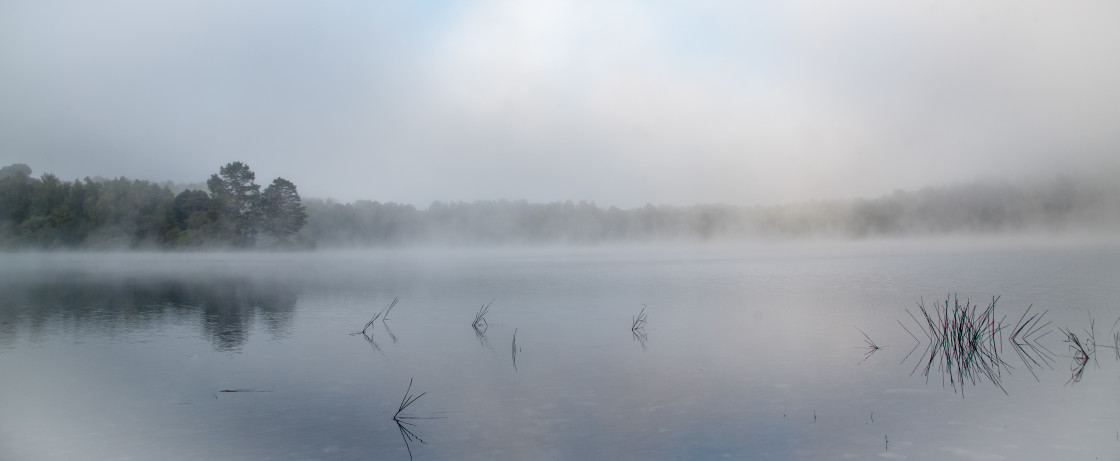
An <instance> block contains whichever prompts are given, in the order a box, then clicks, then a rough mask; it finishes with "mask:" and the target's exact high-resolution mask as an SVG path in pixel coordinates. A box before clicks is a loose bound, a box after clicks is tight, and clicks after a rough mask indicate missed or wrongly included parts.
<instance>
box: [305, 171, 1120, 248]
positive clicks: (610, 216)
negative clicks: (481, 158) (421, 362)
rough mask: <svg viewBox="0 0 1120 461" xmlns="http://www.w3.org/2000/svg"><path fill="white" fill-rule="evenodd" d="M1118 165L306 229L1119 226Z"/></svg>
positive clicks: (460, 212)
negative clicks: (829, 194)
mask: <svg viewBox="0 0 1120 461" xmlns="http://www.w3.org/2000/svg"><path fill="white" fill-rule="evenodd" d="M1115 177H1116V176H1115V175H1111V174H1099V175H1086V176H1080V177H1071V176H1065V177H1057V178H1054V179H1051V180H1043V181H1034V182H1021V183H993V182H975V183H969V184H959V185H953V186H946V187H939V188H934V187H927V188H924V189H921V190H917V191H909V192H906V191H895V192H894V193H892V194H889V195H886V196H883V197H879V198H875V199H855V200H821V201H814V202H806V203H797V204H786V205H775V206H732V205H693V206H683V207H677V206H654V205H646V206H644V207H640V208H633V209H620V208H616V207H609V208H603V207H599V206H596V205H595V204H594V203H588V202H578V203H573V202H563V203H528V202H526V201H482V202H471V203H464V202H450V203H444V202H435V203H433V204H431V205H430V206H429V207H428V208H427V209H418V208H416V207H414V206H412V205H403V204H395V203H381V202H376V201H364V200H363V201H356V202H353V203H337V202H333V201H329V200H328V201H324V200H317V199H308V200H307V201H306V206H307V212H308V216H309V218H308V223H307V226H306V227H305V228H304V230H303V231H302V233H303V234H304V235H306V236H307V238H309V239H313V240H314V241H316V242H317V243H318V244H319V245H320V246H380V245H399V244H416V243H430V242H437V243H441V244H510V243H512V244H551V243H577V244H585V243H609V242H624V241H625V242H655V241H675V240H683V241H720V240H727V241H735V240H760V239H766V240H772V239H798V238H874V237H899V236H932V235H950V234H995V233H1022V232H1066V231H1076V232H1098V233H1110V234H1118V233H1120V181H1116V180H1115Z"/></svg>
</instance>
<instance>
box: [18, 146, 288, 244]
mask: <svg viewBox="0 0 1120 461" xmlns="http://www.w3.org/2000/svg"><path fill="white" fill-rule="evenodd" d="M31 173H32V170H31V168H30V167H29V166H27V165H25V164H13V165H8V166H5V167H3V168H0V247H4V248H9V249H11V248H36V249H54V248H86V249H177V248H287V247H296V248H298V247H306V246H308V245H309V243H308V242H306V241H305V240H303V237H301V236H299V235H297V232H299V231H300V229H301V228H302V227H303V225H304V224H305V223H306V222H307V213H306V210H305V208H304V206H303V203H302V200H301V198H300V196H299V192H298V190H297V188H296V185H295V184H292V183H291V182H290V181H288V180H286V179H284V178H276V179H275V180H273V181H272V183H271V184H269V185H268V187H266V188H265V189H264V190H263V191H261V188H260V185H258V184H256V182H255V180H256V174H254V173H253V171H252V170H251V169H250V168H249V166H248V165H245V164H243V163H241V162H233V163H229V164H227V165H225V166H223V167H221V168H220V169H219V171H218V173H216V174H214V175H212V176H211V177H210V179H209V180H208V181H207V183H206V186H207V189H208V190H209V191H208V192H207V191H202V190H196V189H187V190H183V191H182V192H179V193H178V194H174V193H172V191H171V189H170V187H168V186H167V185H160V184H156V183H153V182H149V181H144V180H134V179H128V178H124V177H120V178H117V179H102V178H97V179H91V178H89V177H86V178H85V179H83V180H74V181H62V180H60V179H59V178H58V177H56V176H54V175H53V174H49V173H46V174H43V175H42V176H40V177H39V178H33V177H32V176H31Z"/></svg>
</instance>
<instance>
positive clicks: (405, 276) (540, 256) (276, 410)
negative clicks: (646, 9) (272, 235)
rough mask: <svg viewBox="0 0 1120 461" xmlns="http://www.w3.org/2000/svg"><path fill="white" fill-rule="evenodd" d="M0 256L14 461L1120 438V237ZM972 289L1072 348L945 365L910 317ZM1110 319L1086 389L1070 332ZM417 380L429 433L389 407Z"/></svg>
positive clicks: (1093, 444)
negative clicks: (1116, 343)
mask: <svg viewBox="0 0 1120 461" xmlns="http://www.w3.org/2000/svg"><path fill="white" fill-rule="evenodd" d="M0 275H2V276H3V277H2V280H3V282H0V290H2V291H0V292H2V293H3V297H2V299H0V369H3V370H4V372H3V374H0V408H3V409H4V410H3V412H0V458H3V459H12V460H50V459H153V458H156V459H171V460H177V459H408V458H409V456H410V453H409V451H411V455H412V456H413V457H415V459H606V458H616V459H617V458H631V459H636V458H644V459H712V458H724V457H729V458H731V459H830V460H831V459H841V458H854V459H868V458H873V457H887V458H900V459H931V460H932V459H1095V458H1100V459H1116V453H1118V452H1120V394H1117V393H1116V389H1117V385H1118V383H1120V362H1118V361H1117V359H1116V357H1117V356H1116V353H1115V351H1114V349H1109V348H1108V346H1109V345H1110V344H1111V343H1110V341H1112V339H1110V338H1112V335H1113V334H1115V332H1116V330H1117V325H1116V323H1115V322H1117V320H1118V319H1120V284H1117V283H1116V281H1117V280H1120V246H1117V245H1115V244H1099V243H1098V244H1087V243H1086V244H1076V243H1067V244H1060V245H1059V244H1038V243H1022V242H1020V243H1013V244H1009V243H999V242H991V241H989V242H972V243H967V244H965V243H961V242H940V243H936V242H934V243H930V242H925V243H924V244H922V245H915V244H913V243H911V242H894V243H891V242H886V243H884V242H878V243H873V242H862V243H848V244H811V245H782V244H774V245H763V246H739V247H727V246H693V247H673V248H649V247H642V248H635V247H628V248H585V249H532V250H445V251H433V250H384V251H363V252H319V253H302V254H236V253H235V254H153V253H134V254H123V255H121V254H98V253H78V254H73V253H69V254H67V253H55V254H33V253H16V254H8V255H5V257H4V260H3V263H0ZM949 294H956V295H957V296H958V298H959V299H960V300H969V301H970V302H973V303H980V304H984V305H986V304H987V303H988V302H990V301H991V299H992V297H993V296H999V301H998V303H997V309H998V313H999V316H1000V318H1001V319H1002V318H1003V317H1006V320H1003V321H1004V322H1007V323H1009V324H1014V323H1015V321H1016V320H1018V319H1019V318H1020V316H1021V315H1022V314H1023V312H1024V311H1025V310H1026V309H1027V307H1028V306H1033V307H1032V312H1045V313H1046V317H1045V319H1046V321H1048V322H1050V325H1049V326H1048V327H1047V330H1049V332H1048V333H1047V334H1045V335H1042V334H1041V332H1040V336H1042V337H1041V339H1039V344H1040V345H1042V346H1045V347H1046V348H1047V349H1048V350H1049V351H1051V352H1052V353H1053V355H1052V357H1051V359H1050V360H1042V361H1041V362H1042V366H1037V365H1036V366H1033V367H1031V369H1030V370H1028V367H1027V366H1026V364H1025V363H1024V361H1023V360H1022V359H1020V358H1019V357H1018V356H1016V355H1015V354H1013V353H1012V352H1011V350H1010V349H1008V347H1007V344H1006V338H1003V339H1002V342H1001V344H1000V347H999V350H1001V351H1002V356H1001V357H1002V360H1004V361H1005V363H1006V366H1003V367H1001V368H1000V370H999V373H1000V374H999V376H1000V379H1001V384H1002V389H1001V388H1000V387H997V386H995V385H993V384H992V383H991V382H989V381H986V380H981V381H980V382H977V383H975V384H973V383H966V384H965V385H963V386H960V387H958V386H954V385H951V384H949V383H943V379H945V375H944V374H943V373H938V371H937V368H936V367H935V368H934V369H933V372H932V373H931V374H930V375H929V376H928V377H927V376H922V371H921V369H920V362H921V360H922V353H923V350H924V346H923V345H922V342H923V341H924V340H925V339H926V338H925V337H923V336H922V335H921V333H920V330H919V329H918V328H919V327H918V326H916V325H915V323H914V320H913V319H912V318H911V317H910V316H909V315H910V314H913V313H917V312H918V311H917V309H916V303H917V302H919V300H921V301H922V302H924V303H926V304H927V305H932V304H933V303H934V302H935V300H938V299H941V300H943V299H944V298H945V297H946V295H949ZM394 297H399V299H400V302H399V304H398V305H397V306H396V307H395V308H394V309H393V310H392V311H391V313H390V315H389V317H388V319H387V320H385V321H382V320H381V319H379V320H378V321H376V322H375V323H374V325H373V326H372V327H371V328H370V330H368V331H369V332H370V334H369V337H368V338H367V337H365V336H363V335H354V334H352V333H354V332H356V331H358V330H360V329H362V327H363V325H364V324H365V323H366V322H367V321H368V320H369V319H370V317H371V316H372V315H373V314H375V313H377V312H378V311H380V310H381V309H383V308H385V307H386V306H387V305H389V304H390V302H391V301H392V300H393V299H394ZM491 301H493V304H492V305H491V307H490V310H489V313H488V314H487V316H486V322H484V323H483V324H481V325H488V326H485V327H483V328H480V329H479V330H475V329H473V328H472V327H471V322H472V321H473V320H474V315H475V313H476V312H477V311H478V310H479V308H480V307H481V306H482V305H484V304H486V303H490V302H491ZM643 305H644V306H645V308H646V313H647V314H648V323H647V325H646V327H645V328H644V330H640V331H638V332H632V331H631V323H632V320H633V318H634V316H635V315H637V314H638V313H639V311H640V310H641V309H642V308H643ZM907 311H909V313H908V312H907ZM1090 319H1094V323H1093V324H1092V325H1093V328H1092V331H1091V332H1092V333H1095V336H1096V342H1097V344H1098V347H1097V348H1096V355H1095V357H1093V360H1092V361H1091V362H1089V364H1088V366H1087V367H1085V369H1084V370H1082V374H1081V376H1080V380H1077V381H1072V380H1071V377H1072V376H1073V375H1072V371H1075V370H1071V367H1072V366H1073V365H1074V364H1075V360H1074V353H1073V352H1072V351H1071V350H1070V349H1069V345H1068V344H1067V343H1065V342H1063V341H1062V340H1063V339H1064V338H1065V337H1064V336H1063V334H1062V332H1061V331H1059V330H1058V328H1059V327H1060V328H1063V329H1069V331H1073V332H1077V333H1078V334H1079V335H1080V336H1082V337H1085V336H1086V335H1087V334H1088V333H1090V331H1089V328H1090V325H1091V324H1090ZM903 325H905V326H907V327H909V329H911V330H912V332H913V333H914V334H916V335H917V336H918V337H919V341H915V339H914V338H913V337H911V335H910V333H908V332H907V329H904V328H903ZM515 331H516V338H517V339H516V348H515V346H514V332H515ZM861 331H862V332H865V333H866V334H867V336H868V337H869V338H870V339H871V340H872V341H874V342H875V343H876V344H877V345H878V346H880V347H881V349H879V350H878V351H875V352H874V353H872V354H870V355H868V352H869V349H868V348H867V344H866V343H865V338H864V336H863V334H862V333H861ZM915 348H916V350H915ZM916 367H917V368H918V369H917V370H916V371H915V369H916ZM1031 371H1033V373H1031ZM410 380H411V381H412V383H413V384H412V392H413V393H414V394H419V393H421V392H427V394H425V395H424V396H423V397H421V398H420V399H419V400H417V401H416V402H415V403H414V404H413V405H412V406H411V407H409V409H408V411H406V412H405V414H406V415H410V416H413V417H417V418H421V419H411V420H405V421H407V422H411V423H412V424H414V425H412V426H406V428H408V429H409V430H410V431H412V432H411V434H414V435H415V436H416V437H418V438H419V440H418V439H409V438H408V437H405V436H404V434H402V432H401V431H400V429H399V428H398V425H397V424H396V423H395V422H394V421H393V420H392V419H391V417H392V416H393V414H394V412H396V410H397V408H398V406H399V404H400V403H401V399H402V398H403V397H404V394H405V391H406V388H407V386H408V385H409V382H410ZM225 390H236V391H239V392H222V391H225ZM421 440H422V442H421ZM406 441H410V443H408V444H407V445H406V443H405V442H406Z"/></svg>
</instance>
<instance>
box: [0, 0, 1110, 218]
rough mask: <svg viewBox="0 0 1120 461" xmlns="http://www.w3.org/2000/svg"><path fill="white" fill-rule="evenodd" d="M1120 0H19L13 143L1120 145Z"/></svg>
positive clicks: (790, 147) (834, 150)
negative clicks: (394, 0)
mask: <svg viewBox="0 0 1120 461" xmlns="http://www.w3.org/2000/svg"><path fill="white" fill-rule="evenodd" d="M1118 56H1120V2H1116V1H1112V0H1104V1H1098V2H1087V1H1060V2H1057V1H1049V0H1047V1H1029V0H1028V1H1024V0H1009V1H986V0H963V1H953V0H930V1H922V0H913V1H912V0H907V1H897V0H882V1H865V0H855V1H845V2H832V1H827V2H826V1H822V2H801V1H790V0H780V1H778V0H775V1H755V2H749V1H727V2H720V1H696V0H692V1H684V2H655V1H632V2H631V1H617V2H616V1H603V0H589V1H540V2H534V1H487V0H480V1H462V2H458V1H428V2H424V1H401V2H375V1H367V0H361V1H359V0H353V1H331V2H320V1H306V0H300V1H278V0H259V1H257V0H253V1H230V0H213V1H210V0H182V1H180V0H161V1H150V0H100V1H96V2H92V1H86V0H81V1H73V2H68V1H51V0H29V1H24V0H0V165H7V164H11V163H27V164H29V165H30V166H31V167H32V168H33V169H34V170H35V175H36V176H37V175H38V174H41V173H45V172H53V173H55V174H56V175H58V176H60V177H62V178H63V179H74V178H79V177H83V176H87V175H88V176H97V175H100V176H105V177H115V176H127V177H130V178H138V179H149V180H156V181H165V180H172V181H177V182H201V181H204V180H205V179H206V178H207V177H208V176H209V175H210V174H211V173H214V172H216V171H217V169H218V167H219V166H221V165H223V164H225V163H228V162H231V161H243V162H245V163H247V164H249V165H250V166H251V167H252V168H253V170H254V171H256V172H257V180H258V181H257V182H258V183H261V184H267V183H268V182H270V181H271V180H272V178H274V177H276V176H282V177H285V178H287V179H289V180H291V181H293V182H294V183H295V184H297V185H298V186H299V188H300V192H301V193H302V194H303V195H304V196H305V197H309V196H310V197H322V198H327V197H331V198H335V199H339V200H343V201H350V200H356V199H374V200H380V201H396V202H405V203H412V204H416V205H418V206H421V207H424V206H427V205H428V204H429V203H430V202H431V201H433V200H444V201H449V200H479V199H484V200H486V199H502V198H505V199H528V200H530V201H557V200H569V199H570V200H588V201H595V202H597V203H598V204H599V205H604V206H605V205H618V206H624V207H631V206H639V205H643V204H645V203H655V204H658V203H664V204H681V205H685V204H693V203H715V202H720V203H730V204H744V205H750V204H774V203H784V202H790V201H800V200H806V199H814V198H841V197H855V196H877V195H880V194H884V193H889V192H891V191H892V190H894V189H895V188H902V189H912V188H917V187H920V186H923V185H938V184H948V183H955V182H960V181H965V180H972V179H977V178H1010V179H1014V178H1019V177H1037V176H1046V175H1052V174H1053V173H1054V172H1061V171H1071V172H1078V171H1086V170H1100V169H1101V168H1102V167H1107V168H1116V167H1117V166H1118V165H1120V150H1118V147H1120V59H1118Z"/></svg>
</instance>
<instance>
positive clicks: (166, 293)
mask: <svg viewBox="0 0 1120 461" xmlns="http://www.w3.org/2000/svg"><path fill="white" fill-rule="evenodd" d="M2 291H3V292H4V293H5V296H4V297H3V298H0V325H2V327H0V328H3V332H4V334H3V335H2V336H3V337H6V338H13V337H15V335H16V333H17V331H19V330H20V329H24V330H26V331H27V332H28V333H29V334H30V336H31V337H32V338H33V339H34V338H38V337H41V336H42V335H45V334H49V333H57V331H58V330H56V329H55V328H52V327H50V325H57V324H64V325H67V326H69V327H72V328H75V329H77V331H79V332H81V331H92V332H95V333H105V334H112V333H113V332H122V331H125V332H127V331H136V330H146V329H153V328H160V327H164V326H167V325H168V324H177V323H192V324H197V325H199V326H200V327H201V333H202V335H203V336H204V337H206V338H207V339H208V340H210V342H211V343H212V344H213V347H214V348H215V349H216V350H219V351H235V350H239V349H240V348H241V347H242V346H243V345H244V344H245V342H246V341H247V340H248V337H249V333H250V331H251V330H252V328H253V327H254V325H255V324H257V323H259V324H261V325H262V326H263V328H264V329H265V331H267V332H268V333H269V334H270V335H272V337H273V338H284V337H286V336H288V335H289V334H290V333H291V331H292V328H293V325H292V317H293V314H294V312H295V308H296V303H297V301H298V299H299V293H298V290H297V289H296V288H295V287H293V286H291V285H286V284H280V283H269V282H264V281H259V280H253V279H249V278H224V279H208V280H183V279H159V278H127V279H123V280H121V279H118V280H110V281H107V280H98V279H94V278H78V279H68V278H56V279H50V280H44V281H38V282H28V283H24V284H7V285H5V286H3V287H2Z"/></svg>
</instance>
